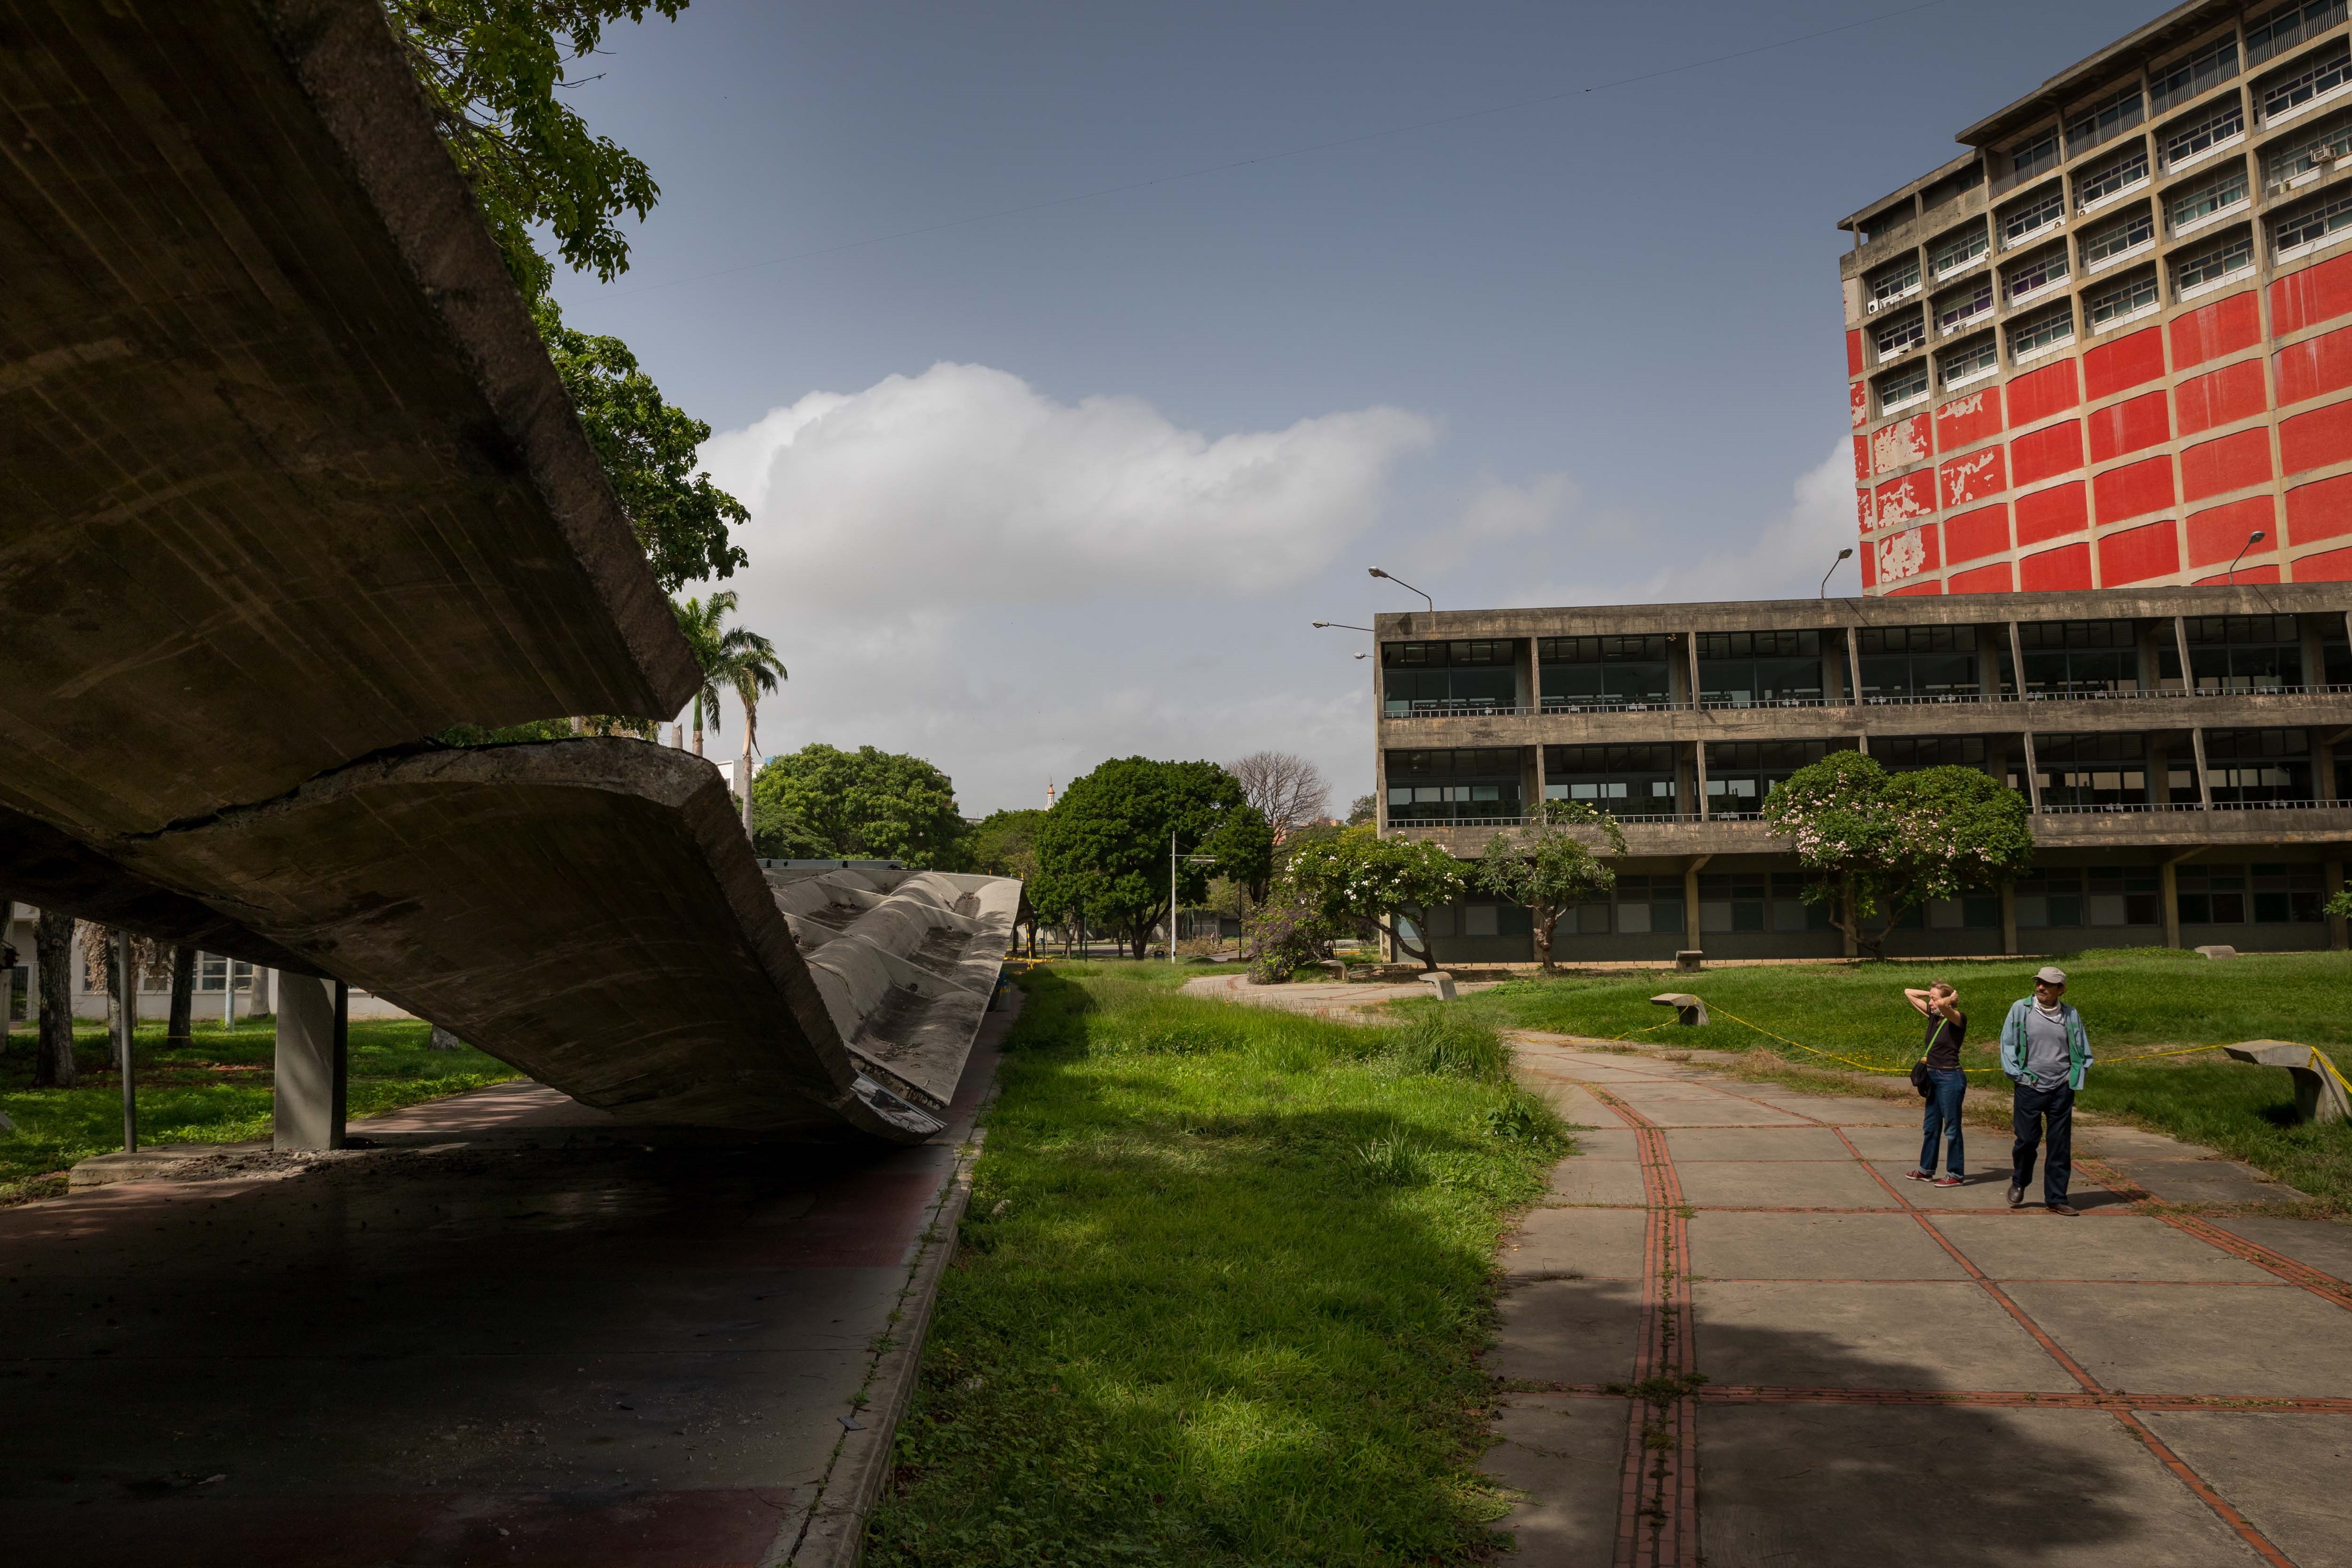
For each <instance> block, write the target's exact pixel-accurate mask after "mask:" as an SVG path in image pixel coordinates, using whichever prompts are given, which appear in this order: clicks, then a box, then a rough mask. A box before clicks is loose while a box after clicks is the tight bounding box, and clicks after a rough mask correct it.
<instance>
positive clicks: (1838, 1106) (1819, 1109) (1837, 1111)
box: [1739, 1084, 1919, 1127]
mask: <svg viewBox="0 0 2352 1568" xmlns="http://www.w3.org/2000/svg"><path fill="white" fill-rule="evenodd" d="M1739 1092H1740V1093H1742V1094H1744V1095H1749V1096H1753V1097H1754V1098H1755V1099H1758V1100H1763V1101H1764V1102H1766V1103H1767V1104H1769V1105H1773V1106H1777V1107H1778V1108H1779V1109H1780V1110H1786V1111H1788V1112H1790V1114H1791V1115H1795V1116H1804V1117H1810V1118H1811V1119H1812V1120H1813V1121H1826V1122H1828V1123H1830V1124H1831V1125H1832V1126H1836V1127H1889V1126H1903V1125H1906V1124H1908V1125H1915V1126H1916V1124H1917V1122H1918V1121H1919V1108H1918V1105H1917V1103H1916V1101H1909V1100H1880V1099H1878V1098H1876V1097H1875V1096H1872V1095H1859V1094H1857V1095H1853V1096H1851V1097H1848V1096H1845V1095H1840V1094H1794V1093H1790V1092H1787V1091H1781V1092H1778V1093H1775V1092H1773V1091H1772V1090H1771V1089H1770V1088H1769V1086H1767V1085H1762V1084H1742V1085H1740V1086H1739Z"/></svg>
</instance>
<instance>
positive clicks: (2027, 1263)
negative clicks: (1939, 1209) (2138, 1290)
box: [1936, 1214, 2278, 1285]
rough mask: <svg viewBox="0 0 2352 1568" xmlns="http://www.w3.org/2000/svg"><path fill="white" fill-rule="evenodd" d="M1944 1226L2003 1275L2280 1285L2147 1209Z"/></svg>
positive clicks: (1978, 1261)
mask: <svg viewBox="0 0 2352 1568" xmlns="http://www.w3.org/2000/svg"><path fill="white" fill-rule="evenodd" d="M1936 1228H1937V1229H1938V1230H1940V1231H1942V1232H1943V1233H1944V1236H1945V1237H1946V1238H1947V1239H1948V1240H1949V1241H1950V1242H1951V1244H1952V1245H1953V1246H1955V1247H1958V1248H1959V1249H1960V1250H1961V1251H1962V1252H1964V1253H1966V1254H1967V1255H1968V1258H1969V1262H1971V1263H1973V1264H1975V1265H1976V1266H1977V1267H1978V1268H1981V1269H1983V1270H1984V1271H1985V1272H1986V1273H1987V1274H1988V1275H1990V1276H1991V1277H1992V1278H1993V1279H2116V1280H2157V1279H2176V1280H2222V1281H2231V1282H2235V1283H2242V1284H2248V1285H2271V1284H2276V1283H2278V1278H2277V1276H2275V1275H2273V1274H2269V1273H2265V1272H2264V1271H2263V1270H2262V1269H2260V1268H2255V1267H2254V1266H2253V1265H2252V1264H2251V1263H2247V1262H2245V1261H2243V1260H2242V1259H2240V1258H2232V1257H2231V1256H2230V1255H2229V1254H2228V1253H2226V1252H2223V1251H2222V1250H2221V1248H2219V1247H2210V1246H2208V1245H2206V1244H2205V1243H2204V1242H2201V1241H2200V1240H2198V1239H2197V1238H2196V1237H2193V1236H2188V1235H2185V1234H2183V1233H2182V1232H2180V1231H2178V1230H2175V1229H2174V1228H2173V1227H2172V1226H2168V1225H2167V1224H2165V1223H2164V1222H2163V1221H2162V1220H2160V1219H2157V1218H2154V1217H2152V1216H2150V1215H2114V1216H2112V1217H2110V1218H2105V1219H2102V1220H2101V1221H2100V1222H2099V1223H2098V1224H2097V1225H2071V1224H2067V1223H2065V1222H2064V1221H2063V1220H2059V1219H2057V1216H2054V1215H2041V1216H2039V1217H2038V1218H2033V1217H2029V1216H2028V1215H2024V1214H2015V1215H2011V1214H1999V1215H1939V1216H1937V1220H1936Z"/></svg>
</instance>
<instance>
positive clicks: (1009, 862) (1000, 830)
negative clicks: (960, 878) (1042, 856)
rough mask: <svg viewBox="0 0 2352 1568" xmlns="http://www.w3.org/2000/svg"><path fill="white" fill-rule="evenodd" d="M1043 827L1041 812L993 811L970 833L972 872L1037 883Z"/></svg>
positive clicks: (1043, 815) (1034, 810) (1043, 821)
mask: <svg viewBox="0 0 2352 1568" xmlns="http://www.w3.org/2000/svg"><path fill="white" fill-rule="evenodd" d="M1043 826H1045V812H1044V811H1043V810H1038V809H1032V810H1027V811H992V812H990V813H989V814H988V815H987V816H983V817H982V818H981V819H980V826H977V827H975V828H973V829H972V830H971V839H970V841H969V843H968V846H967V848H968V851H969V857H970V859H971V868H972V869H973V870H975V871H985V872H986V873H988V874H989V875H990V876H992V877H1018V878H1020V879H1022V880H1023V881H1024V882H1034V881H1035V880H1036V879H1037V832H1038V829H1039V828H1041V827H1043Z"/></svg>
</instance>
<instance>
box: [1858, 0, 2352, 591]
mask: <svg viewBox="0 0 2352 1568" xmlns="http://www.w3.org/2000/svg"><path fill="white" fill-rule="evenodd" d="M1958 140H1959V141H1960V142H1961V143H1962V144H1963V145H1965V146H1966V147H1967V148H1968V149H1969V151H1968V152H1966V153H1963V154H1962V155H1961V156H1960V157H1958V158H1956V159H1954V160H1952V161H1951V162H1950V163H1946V164H1945V165H1943V166H1942V167H1941V168H1938V169H1937V170H1935V171H1933V172H1932V173H1930V174H1927V175H1925V176H1924V177H1922V178H1921V179H1918V180H1916V181H1914V182H1913V183H1912V184H1909V185H1906V186H1905V187H1904V188H1903V189H1901V190H1899V191H1897V192H1895V193H1894V194H1893V195H1890V196H1888V197H1886V198H1885V199H1884V200H1882V201H1879V202H1876V203H1874V204H1873V205H1871V206H1870V207H1868V208H1866V209H1864V211H1862V212H1860V213H1857V214H1855V215H1854V216H1851V217H1849V218H1846V219H1844V220H1843V222H1842V223H1841V224H1840V225H1839V226H1840V227H1841V228H1844V229H1848V230H1850V231H1852V233H1853V249H1852V250H1851V251H1850V252H1849V253H1848V254H1847V255H1845V256H1844V257H1843V258H1842V259H1841V262H1840V271H1841V274H1842V276H1843V280H1844V297H1845V340H1846V369H1847V373H1848V375H1849V378H1850V380H1851V388H1850V395H1851V399H1852V413H1853V430H1854V436H1853V462H1854V485H1855V491H1854V493H1855V503H1856V509H1857V513H1858V520H1859V524H1860V528H1861V535H1862V542H1863V543H1862V550H1861V554H1862V571H1863V587H1864V592H1865V593H1866V594H1874V595H1945V594H1981V593H1997V592H2011V591H2015V590H2027V591H2032V590H2082V589H2091V588H2115V587H2122V586H2127V585H2133V584H2197V583H2218V582H2221V581H2223V580H2224V579H2225V578H2228V579H2229V580H2230V581H2233V582H2238V583H2252V582H2261V583H2312V582H2329V581H2341V580H2345V579H2347V578H2352V248H2347V247H2346V243H2345V242H2346V241H2347V240H2352V22H2347V6H2346V0H2291V3H2288V4H2284V5H2239V4H2235V3H2220V0H2207V3H2197V4H2189V5H2181V6H2179V7H2177V8H2176V9H2174V10H2172V11H2170V12H2168V13H2167V14H2166V15H2164V16H2161V17H2158V19H2157V20H2155V21H2154V22H2151V23H2149V24H2148V25H2147V26H2145V27H2142V28H2141V29H2139V30H2138V31H2137V32H2136V33H2134V34H2132V35H2131V36H2130V37H2126V38H2124V39H2122V40H2121V41H2119V42H2117V43H2116V44H2115V45H2113V46H2111V47H2108V48H2105V49H2103V50H2101V51H2100V52H2099V53H2097V54H2095V55H2094V56H2092V57H2091V58H2088V59H2085V60H2083V61H2081V62H2079V63H2077V64H2075V65H2074V66H2071V67H2069V68H2067V69H2065V70H2063V71H2062V72H2060V73H2059V74H2058V75H2056V76H2054V77H2052V78H2051V79H2049V80H2048V81H2046V82H2044V83H2043V84H2042V87H2041V88H2040V89H2037V90H2035V91H2034V92H2032V93H2031V94H2029V95H2027V96H2026V97H2024V98H2022V99H2021V100H2018V101H2017V102H2015V103H2012V104H2011V105H2010V106H2009V107H2007V108H2006V109H2003V110H2000V111H1999V112H1998V113H1996V114H1993V115H1991V116H1990V117H1989V118H1987V119H1985V120H1983V121H1979V122H1978V123H1977V124H1975V125H1972V126H1970V127H1969V128H1968V129H1967V130H1965V131H1962V132H1960V133H1959V138H1958ZM2233 569H2234V573H2233Z"/></svg>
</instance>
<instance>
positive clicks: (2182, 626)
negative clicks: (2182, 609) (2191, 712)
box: [2172, 616, 2197, 691]
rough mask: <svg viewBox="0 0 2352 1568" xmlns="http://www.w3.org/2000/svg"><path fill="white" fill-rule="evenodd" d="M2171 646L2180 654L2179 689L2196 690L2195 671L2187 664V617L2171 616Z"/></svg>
mask: <svg viewBox="0 0 2352 1568" xmlns="http://www.w3.org/2000/svg"><path fill="white" fill-rule="evenodd" d="M2172 646H2173V648H2174V649H2175V650H2176V651H2177V652H2178V653H2179V656H2180V689H2181V690H2183V691H2194V690H2196V689H2197V672H2196V670H2194V669H2192V668H2189V617H2188V616H2173V617H2172Z"/></svg>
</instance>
